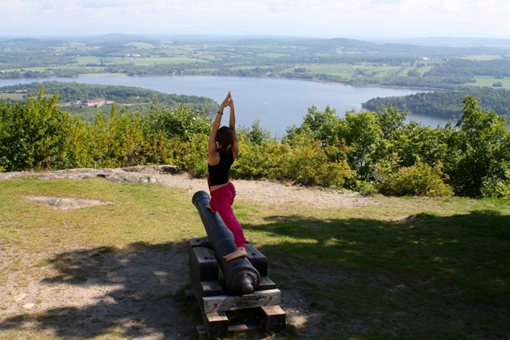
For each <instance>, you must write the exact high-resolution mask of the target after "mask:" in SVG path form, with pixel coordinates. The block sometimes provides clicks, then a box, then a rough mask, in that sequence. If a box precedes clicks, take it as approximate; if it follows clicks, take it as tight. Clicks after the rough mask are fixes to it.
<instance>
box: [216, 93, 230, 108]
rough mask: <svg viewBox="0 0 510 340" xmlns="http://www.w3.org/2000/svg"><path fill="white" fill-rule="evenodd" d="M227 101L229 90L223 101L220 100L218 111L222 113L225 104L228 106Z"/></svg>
mask: <svg viewBox="0 0 510 340" xmlns="http://www.w3.org/2000/svg"><path fill="white" fill-rule="evenodd" d="M229 103H230V91H229V92H228V95H227V96H226V97H225V99H223V102H221V104H220V108H219V109H218V113H223V110H224V109H225V108H226V107H227V106H230V105H229Z"/></svg>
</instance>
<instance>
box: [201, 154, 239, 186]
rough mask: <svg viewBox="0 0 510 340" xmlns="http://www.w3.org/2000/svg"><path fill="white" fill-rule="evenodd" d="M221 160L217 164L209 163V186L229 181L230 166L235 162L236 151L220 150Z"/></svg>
mask: <svg viewBox="0 0 510 340" xmlns="http://www.w3.org/2000/svg"><path fill="white" fill-rule="evenodd" d="M218 152H219V154H220V162H219V163H218V164H217V165H210V164H207V168H208V170H209V186H213V185H220V184H225V183H228V180H229V175H230V167H231V166H232V163H234V153H233V152H232V150H227V151H222V150H218Z"/></svg>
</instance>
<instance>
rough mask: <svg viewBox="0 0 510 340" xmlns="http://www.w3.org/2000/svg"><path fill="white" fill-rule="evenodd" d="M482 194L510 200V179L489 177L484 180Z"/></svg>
mask: <svg viewBox="0 0 510 340" xmlns="http://www.w3.org/2000/svg"><path fill="white" fill-rule="evenodd" d="M481 192H482V196H483V197H492V198H503V199H506V200H510V180H508V179H506V180H505V179H501V178H497V177H489V178H487V179H485V180H484V181H483V184H482V189H481Z"/></svg>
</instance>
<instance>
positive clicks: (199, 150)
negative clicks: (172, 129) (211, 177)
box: [169, 134, 208, 178]
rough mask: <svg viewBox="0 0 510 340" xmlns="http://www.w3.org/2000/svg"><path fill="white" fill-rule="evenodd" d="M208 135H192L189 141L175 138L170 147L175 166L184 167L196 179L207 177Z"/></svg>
mask: <svg viewBox="0 0 510 340" xmlns="http://www.w3.org/2000/svg"><path fill="white" fill-rule="evenodd" d="M207 137H208V136H207V135H204V134H195V135H190V136H189V140H187V141H183V140H180V139H178V138H174V139H172V140H171V141H170V143H169V147H170V148H171V150H172V152H173V157H172V158H173V159H174V160H175V165H178V166H180V167H182V168H183V169H184V170H186V171H188V172H189V173H190V174H191V175H192V176H194V177H199V178H200V177H205V176H207Z"/></svg>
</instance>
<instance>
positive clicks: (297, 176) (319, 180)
mask: <svg viewBox="0 0 510 340" xmlns="http://www.w3.org/2000/svg"><path fill="white" fill-rule="evenodd" d="M287 159H288V163H287V165H286V167H285V168H284V176H285V177H286V178H288V179H290V180H293V181H294V182H296V183H298V184H303V185H319V186H324V187H335V188H340V187H342V186H343V185H344V184H345V181H346V180H348V179H351V178H353V177H354V171H352V170H351V168H350V167H349V164H347V161H345V160H343V161H342V160H340V161H334V162H330V161H329V160H328V155H327V154H326V152H325V150H324V149H323V148H321V146H320V142H315V143H311V144H309V145H307V146H304V147H301V148H296V149H293V150H291V152H290V155H289V157H288V158H287Z"/></svg>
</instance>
